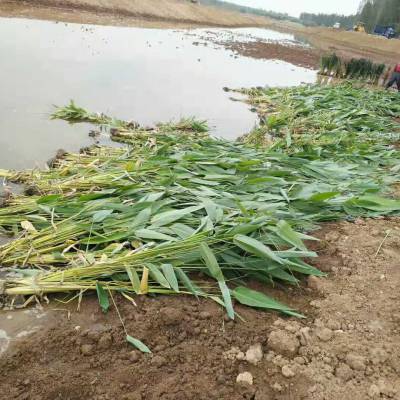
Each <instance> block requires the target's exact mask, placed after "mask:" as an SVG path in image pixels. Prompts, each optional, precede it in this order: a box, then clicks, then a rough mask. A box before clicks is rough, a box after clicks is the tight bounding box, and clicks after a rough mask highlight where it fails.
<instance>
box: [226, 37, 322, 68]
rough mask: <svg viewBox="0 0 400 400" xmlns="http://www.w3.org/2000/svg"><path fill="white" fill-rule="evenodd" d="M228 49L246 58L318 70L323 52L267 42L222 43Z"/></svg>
mask: <svg viewBox="0 0 400 400" xmlns="http://www.w3.org/2000/svg"><path fill="white" fill-rule="evenodd" d="M219 44H221V45H223V46H224V47H225V48H226V49H229V50H232V51H233V52H235V53H237V54H240V55H242V56H245V57H251V58H257V59H264V60H283V61H286V62H289V63H291V64H294V65H297V66H299V67H304V68H311V69H317V68H318V65H319V61H320V56H321V52H320V51H318V50H316V49H314V48H309V47H300V46H289V45H285V44H281V43H267V42H233V43H232V42H222V43H219Z"/></svg>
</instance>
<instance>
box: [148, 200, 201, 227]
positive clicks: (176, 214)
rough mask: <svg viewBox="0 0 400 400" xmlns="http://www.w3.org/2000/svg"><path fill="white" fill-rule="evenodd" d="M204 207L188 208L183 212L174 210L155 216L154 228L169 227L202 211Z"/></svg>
mask: <svg viewBox="0 0 400 400" xmlns="http://www.w3.org/2000/svg"><path fill="white" fill-rule="evenodd" d="M203 207H204V206H203V205H201V206H192V207H187V208H184V209H182V210H172V211H165V212H163V213H160V214H157V215H155V216H154V217H153V218H152V220H151V223H152V225H153V226H154V227H160V226H164V225H169V224H171V223H172V222H175V221H178V220H179V219H181V218H183V217H185V216H186V215H189V214H192V213H193V212H195V211H198V210H201V209H202V208H203Z"/></svg>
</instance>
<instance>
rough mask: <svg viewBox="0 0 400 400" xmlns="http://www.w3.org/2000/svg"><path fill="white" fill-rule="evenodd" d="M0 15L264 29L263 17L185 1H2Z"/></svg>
mask: <svg viewBox="0 0 400 400" xmlns="http://www.w3.org/2000/svg"><path fill="white" fill-rule="evenodd" d="M0 3H1V7H0V15H3V16H15V17H20V16H21V17H28V18H29V17H30V18H38V19H50V20H54V19H55V20H62V21H66V22H78V23H96V24H105V25H108V24H110V25H139V26H143V25H145V26H147V25H151V26H156V27H158V26H161V27H163V26H174V25H176V24H184V25H203V26H264V25H266V23H267V22H268V21H269V20H267V19H266V18H263V17H258V16H251V15H244V14H239V13H235V12H229V11H224V10H221V9H218V8H214V7H207V6H203V5H196V4H192V3H190V2H189V1H186V0H151V1H142V0H65V1H64V0H62V1H61V0H24V1H19V0H4V1H1V0H0Z"/></svg>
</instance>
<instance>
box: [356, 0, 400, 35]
mask: <svg viewBox="0 0 400 400" xmlns="http://www.w3.org/2000/svg"><path fill="white" fill-rule="evenodd" d="M359 19H360V21H362V22H364V24H365V27H366V29H367V31H368V32H373V30H374V28H375V26H376V25H393V26H394V27H395V29H396V31H397V32H399V30H400V0H370V1H368V2H366V3H365V4H364V7H363V8H362V10H361V14H360V17H359Z"/></svg>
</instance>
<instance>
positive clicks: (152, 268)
mask: <svg viewBox="0 0 400 400" xmlns="http://www.w3.org/2000/svg"><path fill="white" fill-rule="evenodd" d="M146 267H147V268H148V269H149V272H150V275H151V277H152V278H153V279H154V280H155V281H156V282H157V283H159V284H160V285H161V286H162V287H165V288H167V289H171V285H170V284H169V282H168V281H167V280H166V279H165V276H164V275H163V274H162V272H161V271H160V270H159V269H158V267H157V266H156V265H154V264H146Z"/></svg>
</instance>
